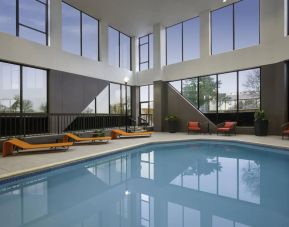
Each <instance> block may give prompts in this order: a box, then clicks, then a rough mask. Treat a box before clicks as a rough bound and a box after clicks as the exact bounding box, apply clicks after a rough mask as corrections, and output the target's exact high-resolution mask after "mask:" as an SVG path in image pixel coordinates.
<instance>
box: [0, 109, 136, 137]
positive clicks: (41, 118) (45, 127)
mask: <svg viewBox="0 0 289 227" xmlns="http://www.w3.org/2000/svg"><path fill="white" fill-rule="evenodd" d="M126 124H127V125H128V126H131V125H132V121H131V117H128V118H127V119H126V116H125V115H104V114H102V115H99V114H55V113H53V114H45V113H43V114H41V113H31V114H6V113H1V114H0V137H13V136H24V137H25V136H28V135H40V134H61V133H65V132H68V131H92V130H96V129H105V130H107V129H111V128H121V127H125V125H126Z"/></svg>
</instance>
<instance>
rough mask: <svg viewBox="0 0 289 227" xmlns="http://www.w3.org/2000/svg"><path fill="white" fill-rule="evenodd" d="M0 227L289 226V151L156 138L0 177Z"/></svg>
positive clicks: (234, 144)
mask: <svg viewBox="0 0 289 227" xmlns="http://www.w3.org/2000/svg"><path fill="white" fill-rule="evenodd" d="M0 226H1V227H14V226H35V227H58V226H59V227H257V226H258V227H283V226H284V227H288V226H289V152H288V151H285V150H280V149H271V148H267V147H261V146H253V145H246V144H241V143H233V142H212V141H211V142H209V141H194V142H178V143H166V144H155V145H146V146H143V147H139V148H135V149H131V150H127V151H124V152H121V153H117V154H113V155H110V156H106V157H101V158H97V159H93V160H89V161H86V162H81V163H78V164H75V165H70V166H66V167H62V168H57V169H54V170H51V171H49V172H42V173H39V174H34V175H30V176H27V177H23V178H21V179H19V178H18V179H14V180H11V181H2V182H1V183H0Z"/></svg>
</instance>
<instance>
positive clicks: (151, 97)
mask: <svg viewBox="0 0 289 227" xmlns="http://www.w3.org/2000/svg"><path fill="white" fill-rule="evenodd" d="M149 89H150V90H149V92H150V94H149V95H150V100H149V101H154V85H149Z"/></svg>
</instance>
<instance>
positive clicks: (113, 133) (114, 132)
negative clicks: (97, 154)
mask: <svg viewBox="0 0 289 227" xmlns="http://www.w3.org/2000/svg"><path fill="white" fill-rule="evenodd" d="M151 135H152V132H125V131H123V130H118V129H116V130H112V131H111V137H112V139H117V138H120V137H121V136H124V137H143V136H151Z"/></svg>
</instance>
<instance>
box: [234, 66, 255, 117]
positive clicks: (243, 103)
mask: <svg viewBox="0 0 289 227" xmlns="http://www.w3.org/2000/svg"><path fill="white" fill-rule="evenodd" d="M258 109H260V69H250V70H245V71H240V72H239V111H246V112H247V111H256V110H258Z"/></svg>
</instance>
